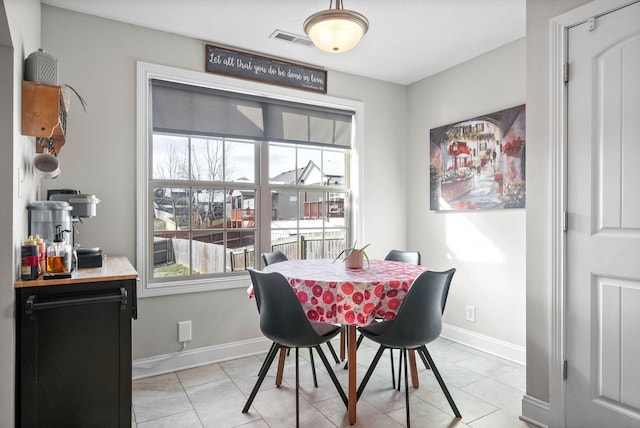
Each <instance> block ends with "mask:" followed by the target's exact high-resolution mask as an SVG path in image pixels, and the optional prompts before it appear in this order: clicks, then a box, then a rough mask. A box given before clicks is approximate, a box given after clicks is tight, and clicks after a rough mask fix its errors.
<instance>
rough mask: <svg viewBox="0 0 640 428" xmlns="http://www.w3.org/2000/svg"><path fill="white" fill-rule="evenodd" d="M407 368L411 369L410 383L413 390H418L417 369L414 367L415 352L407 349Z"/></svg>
mask: <svg viewBox="0 0 640 428" xmlns="http://www.w3.org/2000/svg"><path fill="white" fill-rule="evenodd" d="M408 354H409V368H410V369H411V383H412V384H413V387H414V388H418V387H419V386H420V381H419V380H418V368H417V367H416V351H415V350H413V349H409V352H408Z"/></svg>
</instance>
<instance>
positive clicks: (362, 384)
mask: <svg viewBox="0 0 640 428" xmlns="http://www.w3.org/2000/svg"><path fill="white" fill-rule="evenodd" d="M385 349H386V347H385V346H383V345H380V347H379V348H378V352H376V355H375V356H374V357H373V361H371V365H370V366H369V369H367V372H366V373H365V375H364V378H362V382H360V386H359V387H358V391H357V392H356V397H357V398H360V396H361V395H362V391H364V387H365V386H367V382H369V378H370V377H371V375H372V374H373V370H375V368H376V366H377V365H378V361H380V357H381V356H382V353H383V352H384V350H385Z"/></svg>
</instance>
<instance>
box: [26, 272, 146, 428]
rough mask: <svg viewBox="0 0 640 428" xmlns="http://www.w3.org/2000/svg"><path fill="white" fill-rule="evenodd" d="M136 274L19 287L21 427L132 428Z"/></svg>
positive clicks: (46, 281)
mask: <svg viewBox="0 0 640 428" xmlns="http://www.w3.org/2000/svg"><path fill="white" fill-rule="evenodd" d="M125 260H126V259H125ZM127 263H128V262H127ZM108 268H109V264H108V263H107V264H105V267H104V268H97V269H87V271H102V270H104V269H107V270H108ZM131 270H133V268H131ZM133 272H135V271H133ZM129 276H133V278H126V277H120V276H117V275H116V276H111V275H108V276H106V277H97V278H95V279H93V280H92V279H91V278H83V281H81V282H74V279H73V278H72V279H68V280H53V281H56V282H62V283H59V284H54V285H40V286H28V285H29V284H28V283H29V281H25V282H19V283H20V286H19V287H18V286H16V297H17V298H16V305H17V314H16V326H17V346H16V350H17V351H16V352H17V355H16V364H17V367H16V407H17V408H16V426H17V427H69V428H71V427H105V428H106V427H109V428H113V427H130V426H131V320H132V319H133V318H136V317H137V310H136V279H135V276H136V275H129ZM31 282H38V283H42V282H45V283H48V282H50V280H40V281H31Z"/></svg>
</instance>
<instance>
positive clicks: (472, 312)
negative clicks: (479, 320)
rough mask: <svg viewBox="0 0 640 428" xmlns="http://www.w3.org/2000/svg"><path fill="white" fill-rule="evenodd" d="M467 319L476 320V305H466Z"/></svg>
mask: <svg viewBox="0 0 640 428" xmlns="http://www.w3.org/2000/svg"><path fill="white" fill-rule="evenodd" d="M467 321H470V322H476V307H475V306H471V305H467Z"/></svg>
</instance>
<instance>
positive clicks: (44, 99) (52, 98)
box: [22, 81, 67, 154]
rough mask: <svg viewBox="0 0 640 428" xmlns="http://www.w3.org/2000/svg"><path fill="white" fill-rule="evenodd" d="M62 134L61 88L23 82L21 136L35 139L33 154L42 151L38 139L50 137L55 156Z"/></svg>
mask: <svg viewBox="0 0 640 428" xmlns="http://www.w3.org/2000/svg"><path fill="white" fill-rule="evenodd" d="M66 131H67V111H66V109H65V106H64V98H63V96H62V87H60V86H55V85H47V84H44V83H37V82H28V81H23V82H22V134H23V135H31V136H34V137H38V138H36V143H37V144H36V152H38V153H42V152H43V147H42V145H41V144H40V139H42V138H45V139H49V138H50V139H51V140H52V143H53V147H54V149H55V152H56V154H57V153H59V152H60V148H61V147H62V146H63V145H64V143H65V139H66ZM45 147H46V144H45ZM52 154H53V153H52Z"/></svg>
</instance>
